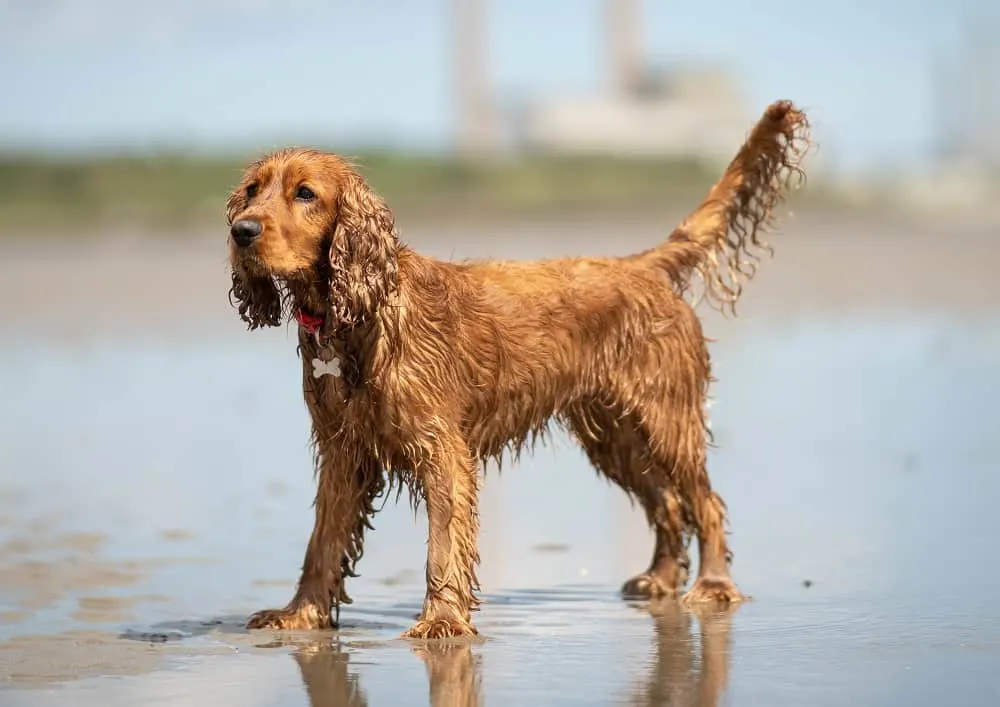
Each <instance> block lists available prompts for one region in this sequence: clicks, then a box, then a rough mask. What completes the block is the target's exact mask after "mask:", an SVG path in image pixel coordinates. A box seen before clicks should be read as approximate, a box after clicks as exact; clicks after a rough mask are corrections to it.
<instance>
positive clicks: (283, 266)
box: [227, 101, 809, 638]
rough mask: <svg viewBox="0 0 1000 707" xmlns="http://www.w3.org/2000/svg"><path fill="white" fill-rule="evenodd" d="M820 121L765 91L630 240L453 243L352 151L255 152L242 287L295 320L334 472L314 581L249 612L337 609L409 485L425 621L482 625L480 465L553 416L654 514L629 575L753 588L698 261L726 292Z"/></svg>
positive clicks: (326, 615)
mask: <svg viewBox="0 0 1000 707" xmlns="http://www.w3.org/2000/svg"><path fill="white" fill-rule="evenodd" d="M808 128H809V124H808V121H807V119H806V116H805V114H804V113H802V112H800V111H799V110H797V109H796V108H795V107H794V106H793V105H792V104H791V103H790V102H787V101H781V102H776V103H774V104H772V105H771V106H769V107H768V108H767V110H766V111H765V113H764V115H763V116H762V117H761V118H760V120H759V121H758V122H757V124H756V125H755V126H754V128H753V130H752V131H751V133H750V135H749V136H748V137H747V140H746V142H745V143H744V145H743V146H742V148H741V149H740V150H739V152H738V154H737V155H736V157H735V158H734V159H733V161H732V163H731V164H730V165H729V167H728V168H727V170H726V171H725V173H724V174H723V176H722V178H721V179H720V180H719V181H718V182H717V183H716V184H715V185H714V186H713V187H712V189H711V191H710V192H709V194H708V197H707V198H706V199H705V201H704V202H702V204H701V205H700V206H699V207H698V208H697V209H696V210H695V211H694V212H692V213H691V214H690V215H689V216H688V217H687V218H686V219H685V220H684V221H683V222H682V223H681V224H680V225H679V226H678V227H677V228H676V229H675V230H674V231H673V233H671V234H670V237H669V238H668V239H667V240H666V241H665V242H663V243H662V244H660V245H658V246H656V247H654V248H651V249H650V250H647V251H645V252H643V253H638V254H634V255H631V256H628V257H623V258H567V259H558V260H548V261H541V262H462V263H453V262H441V261H438V260H434V259H432V258H429V257H425V256H423V255H420V254H419V253H416V252H414V251H413V250H411V249H410V248H409V247H407V246H406V245H405V244H404V243H403V242H402V241H401V240H400V239H399V237H398V234H397V231H396V226H395V223H394V221H393V216H392V213H391V211H390V210H389V208H388V207H387V206H386V205H385V203H383V202H382V200H381V199H380V198H379V197H378V196H377V195H376V194H375V193H373V191H372V190H371V189H370V188H369V187H368V185H367V184H366V183H365V181H364V180H363V179H362V177H361V176H360V175H359V174H358V173H357V172H356V171H355V170H354V169H353V168H352V167H351V166H350V165H349V164H348V163H347V162H346V161H345V160H343V159H342V158H340V157H338V156H336V155H332V154H325V153H320V152H315V151H311V150H301V149H288V150H283V151H280V152H277V153H275V154H272V155H269V156H267V157H265V158H263V159H261V160H259V161H257V162H255V163H253V164H252V165H250V167H249V168H248V169H247V171H246V174H245V175H244V177H243V180H242V182H241V183H240V185H239V186H238V187H237V189H236V190H235V191H234V192H233V193H232V195H231V196H230V198H229V200H228V203H227V218H228V223H229V224H230V226H231V231H230V233H231V238H230V258H231V265H232V290H231V293H230V294H231V297H232V298H234V299H235V300H236V301H237V303H238V309H239V314H240V316H241V317H242V318H243V319H244V320H245V321H246V323H247V324H248V325H249V327H250V328H251V329H255V328H257V327H260V326H278V325H280V324H282V323H283V322H285V321H286V320H287V318H289V317H291V316H294V317H295V318H296V319H297V321H298V323H299V354H300V356H301V359H302V366H303V371H302V388H303V394H304V396H305V401H306V404H307V407H308V409H309V414H310V416H311V419H312V436H313V443H314V445H315V456H316V470H317V474H318V482H317V483H318V490H317V494H316V503H315V512H316V519H315V526H314V528H313V531H312V537H311V538H310V540H309V544H308V547H307V548H306V553H305V561H304V563H303V566H302V574H301V577H300V579H299V584H298V590H297V591H296V593H295V596H294V597H293V598H292V600H291V602H290V603H289V604H288V605H287V606H286V607H285V608H283V609H274V610H266V611H261V612H259V613H257V614H255V615H254V616H253V617H251V618H250V621H249V624H248V625H249V626H250V627H251V628H262V627H273V628H287V629H310V628H322V627H329V626H331V625H333V624H335V623H336V620H337V616H338V615H339V609H340V604H341V603H349V602H350V599H349V597H348V595H347V593H346V592H345V587H344V583H345V580H346V578H348V577H351V576H354V571H355V566H356V564H357V562H358V560H359V559H360V558H361V555H362V551H363V543H364V536H365V530H366V529H367V528H369V527H371V526H370V523H371V520H372V516H373V514H374V513H375V502H376V500H377V499H378V498H379V497H380V496H381V495H382V494H383V493H387V492H388V491H389V490H390V489H391V488H392V487H393V486H394V485H396V487H397V488H402V486H404V485H405V486H406V487H408V488H409V490H410V491H411V493H412V494H413V498H414V500H415V502H419V501H420V500H422V501H423V502H424V503H425V505H426V508H427V517H428V526H429V527H428V536H429V537H428V543H427V565H426V581H427V587H426V597H425V600H424V605H423V611H422V612H421V614H420V617H419V619H418V621H417V623H416V624H415V625H414V626H413V627H412V628H410V629H409V631H407V632H406V634H405V635H406V636H408V637H413V638H434V637H446V636H459V635H472V634H475V633H476V629H475V628H474V627H473V625H472V622H471V614H470V612H472V611H473V610H475V609H476V608H477V606H478V601H477V599H476V595H475V592H476V591H477V590H478V581H477V579H476V565H477V563H478V561H479V553H478V550H477V546H476V542H477V533H478V528H479V520H478V511H477V502H478V490H479V466H480V463H481V462H482V461H484V460H487V459H490V458H494V459H499V458H500V457H501V456H502V454H503V452H504V451H505V450H510V451H513V452H515V453H517V452H518V451H519V450H521V449H522V448H523V447H524V446H526V445H527V443H528V441H529V440H532V441H534V440H535V439H537V438H538V436H539V435H541V434H543V433H544V431H545V429H546V427H547V425H548V423H549V421H550V420H553V419H554V420H556V421H557V422H559V423H560V424H562V425H563V426H565V428H566V429H567V430H568V431H569V432H570V433H571V434H572V435H573V436H574V437H575V438H576V439H577V440H578V441H579V443H580V444H581V445H582V446H583V448H584V450H586V453H587V455H588V457H589V458H590V460H591V462H592V463H593V465H594V466H595V467H596V468H597V469H598V470H599V471H600V472H601V473H603V474H605V475H606V476H607V477H608V478H609V479H611V480H612V481H614V482H615V483H616V484H618V485H619V486H620V487H621V488H622V489H623V490H624V491H625V492H626V493H628V494H629V495H631V496H632V497H633V498H637V499H638V500H639V501H640V503H641V504H642V506H643V508H644V509H645V511H646V517H647V519H648V521H649V524H650V526H651V527H652V529H653V530H654V532H655V537H656V543H655V549H654V551H653V560H652V563H651V564H650V566H649V568H648V569H647V570H646V571H645V572H643V573H641V574H640V575H638V576H637V577H634V578H633V579H630V580H628V581H627V582H626V583H625V585H624V586H623V592H624V593H625V594H628V595H638V596H647V597H649V596H675V595H676V594H677V593H678V592H679V591H680V590H681V589H682V588H683V587H684V585H685V583H686V581H687V568H688V557H687V550H686V548H687V540H688V538H690V537H691V536H692V535H694V536H696V537H697V539H698V550H699V568H698V575H697V578H696V580H695V582H694V584H693V586H692V587H691V589H690V590H689V591H688V592H687V594H685V595H684V597H683V599H684V600H685V601H689V602H705V601H721V602H732V601H738V600H740V599H741V598H742V597H741V595H740V592H739V590H738V589H737V588H736V585H735V584H734V583H733V581H732V579H731V577H730V574H729V564H730V561H731V553H730V551H729V547H728V545H727V542H726V536H725V524H726V507H725V504H724V503H723V501H722V499H721V498H720V497H719V496H718V495H717V494H715V493H714V492H713V491H712V487H711V484H710V483H709V478H708V473H707V471H706V468H705V453H706V446H707V443H708V432H707V429H706V424H705V423H706V420H705V412H704V409H703V404H704V402H705V397H706V393H707V387H708V384H709V382H710V381H711V374H710V365H709V355H708V349H707V346H706V342H705V338H704V336H703V334H702V329H701V324H700V322H699V320H698V317H697V316H696V314H695V313H694V310H693V309H692V307H691V306H690V305H689V304H688V303H687V302H686V301H685V300H684V299H683V295H684V294H685V293H686V292H687V291H688V289H689V286H690V284H691V281H692V280H693V279H694V276H695V275H699V276H700V278H701V280H702V281H703V283H704V285H705V294H706V296H707V298H708V299H709V300H710V301H712V302H714V303H715V304H717V305H719V306H725V305H727V304H729V305H730V306H731V305H732V304H733V303H734V302H735V301H736V298H737V297H738V296H739V294H740V289H741V283H742V282H744V281H745V280H746V279H748V278H749V277H750V276H751V275H752V274H753V269H754V265H755V264H756V262H757V257H756V255H755V253H756V252H757V251H758V250H759V249H761V248H766V247H767V246H766V245H765V244H763V243H762V241H761V240H760V239H759V236H760V234H761V233H762V232H763V230H764V229H765V228H767V227H768V226H769V225H770V223H771V221H772V218H773V212H774V209H775V207H776V206H777V205H778V204H779V203H780V201H781V200H782V198H783V196H784V191H785V190H786V189H788V188H789V187H790V186H792V185H791V184H790V180H793V179H795V178H799V177H802V176H803V173H802V171H801V169H800V162H801V160H802V158H803V156H804V154H805V152H806V150H807V148H808V146H809V135H808Z"/></svg>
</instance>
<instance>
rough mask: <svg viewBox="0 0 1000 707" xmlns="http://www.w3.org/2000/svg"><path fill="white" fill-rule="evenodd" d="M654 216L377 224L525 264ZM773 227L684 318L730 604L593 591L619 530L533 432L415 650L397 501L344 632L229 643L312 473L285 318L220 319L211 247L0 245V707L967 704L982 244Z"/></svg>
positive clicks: (982, 621) (269, 596)
mask: <svg viewBox="0 0 1000 707" xmlns="http://www.w3.org/2000/svg"><path fill="white" fill-rule="evenodd" d="M665 231H666V227H663V226H661V225H659V224H653V223H635V224H625V225H622V224H620V223H619V224H599V223H597V224H590V225H588V226H582V225H580V224H569V223H567V224H552V223H547V224H535V225H522V226H519V227H512V226H509V225H507V226H495V227H484V228H481V229H478V230H474V231H473V230H469V229H468V228H464V229H456V228H452V227H448V228H440V229H430V228H427V227H422V228H421V229H417V230H415V231H414V232H413V233H412V234H410V235H409V238H408V240H410V241H411V242H412V243H413V244H414V245H415V246H416V247H418V248H420V249H421V250H424V251H429V252H432V253H434V254H436V255H438V256H441V257H456V258H457V257H466V256H480V255H494V256H497V257H542V256H549V255H557V254H571V253H616V252H618V253H624V252H629V251H631V250H634V249H638V248H644V247H648V245H650V244H651V243H653V242H655V241H656V239H657V238H659V237H661V236H662V235H663V234H664V233H665ZM782 231H783V232H782V233H779V234H777V235H776V236H775V237H774V238H773V239H772V243H773V245H774V246H775V248H776V253H775V257H774V259H773V260H770V261H768V262H765V263H764V265H763V266H762V268H761V270H760V272H759V274H758V276H757V278H756V280H755V281H754V282H752V283H751V284H750V285H749V286H748V288H747V293H746V297H745V298H744V300H743V301H742V306H741V307H740V310H739V311H740V317H739V318H738V319H735V320H723V319H722V318H721V317H719V316H718V315H715V314H706V315H705V316H706V321H707V328H708V333H709V334H710V335H711V336H713V337H715V338H717V339H718V341H717V342H716V343H714V344H713V345H712V351H713V356H714V359H715V368H716V374H717V376H718V378H719V382H718V383H717V384H716V386H715V387H714V388H713V394H714V396H715V398H716V404H715V406H714V407H713V409H712V414H713V428H714V431H715V433H716V441H717V445H718V447H717V449H714V450H713V451H712V453H711V455H710V471H711V474H712V478H713V483H714V484H715V485H716V487H717V488H718V489H719V491H720V492H721V493H722V495H723V497H724V498H725V499H726V501H727V502H728V504H729V507H730V511H731V516H732V518H731V520H732V531H733V535H732V543H733V548H734V551H735V562H734V566H733V571H734V575H735V577H736V579H737V581H738V582H739V584H740V586H741V588H742V589H743V590H744V591H746V592H747V593H749V594H751V595H753V597H754V601H753V602H750V603H748V604H746V605H744V606H742V607H740V608H738V609H736V610H731V611H727V612H707V613H705V612H702V613H699V614H692V613H691V612H689V611H687V610H684V609H681V608H679V607H678V606H676V605H675V604H673V603H664V604H658V605H645V604H630V603H626V602H623V601H621V599H620V598H618V596H617V595H616V592H617V588H618V586H619V584H620V582H621V581H622V580H623V579H625V578H626V577H628V576H630V575H631V574H634V573H635V572H636V571H638V570H640V569H642V568H643V567H644V566H645V565H646V563H647V562H648V559H649V554H650V552H651V539H650V537H649V533H648V532H647V531H646V529H645V527H644V522H643V520H642V517H641V513H640V511H638V509H632V508H631V507H630V506H629V503H628V502H627V501H626V500H625V499H624V498H623V497H622V495H621V494H620V492H618V491H617V490H616V489H614V488H612V487H611V486H609V485H608V484H607V483H606V482H604V481H601V480H600V479H598V478H597V477H596V475H595V474H594V473H593V471H591V470H590V468H589V466H588V465H587V463H586V461H585V459H584V457H583V455H582V453H580V452H579V451H578V450H576V449H575V448H574V447H572V446H571V445H570V444H569V442H568V441H567V440H566V439H564V438H562V437H558V436H557V438H556V439H555V441H554V444H553V445H552V446H551V447H550V448H546V449H543V450H540V451H539V452H538V453H536V454H535V455H534V456H532V457H530V458H525V459H524V460H522V462H521V463H520V464H518V465H516V466H512V467H508V466H505V471H504V473H503V474H502V475H499V474H497V473H496V471H495V470H494V469H490V470H488V473H487V481H486V487H485V490H484V493H483V501H482V535H481V550H482V553H481V554H482V567H481V572H480V577H481V579H482V581H483V588H484V605H483V609H482V611H481V612H480V615H479V616H478V617H477V624H478V626H479V628H480V630H481V631H482V633H483V636H484V639H483V640H482V641H477V642H475V643H472V644H469V643H459V644H454V645H450V644H446V645H442V646H431V645H428V646H423V647H419V646H416V645H411V644H409V643H407V642H404V641H401V640H398V638H397V636H398V635H399V633H400V632H401V631H402V630H404V629H405V628H406V627H407V626H408V625H409V624H410V623H411V622H412V620H413V617H414V616H415V615H416V613H417V612H418V611H419V607H420V603H421V599H422V592H421V590H422V576H423V554H424V528H425V521H424V519H423V517H422V514H420V515H418V516H417V517H416V518H414V517H413V515H412V513H411V512H410V511H409V509H408V508H407V506H406V504H405V503H402V504H400V506H399V507H393V506H392V504H389V505H387V507H386V509H385V510H384V511H383V512H382V513H380V514H379V516H378V517H377V519H376V531H375V532H374V533H372V534H371V537H370V539H369V541H368V543H367V545H366V554H365V558H364V560H363V562H362V564H361V566H360V571H361V573H362V577H360V578H358V579H356V580H354V581H353V582H352V584H351V594H352V596H353V597H354V599H355V603H354V604H353V605H351V606H349V607H346V609H345V610H344V612H343V620H344V624H345V625H344V628H343V629H342V630H341V631H339V632H338V633H336V634H334V633H326V634H305V635H285V636H278V635H277V634H271V633H269V632H254V633H253V634H250V633H248V632H246V631H244V630H243V629H242V625H243V621H244V620H245V617H246V615H247V614H248V613H250V612H252V611H254V610H256V609H259V608H263V607H266V606H274V605H279V604H281V603H284V602H285V601H286V600H287V599H288V597H289V596H290V593H291V592H292V590H293V588H294V581H295V579H296V576H297V571H298V567H299V564H300V562H301V557H302V552H303V549H304V544H305V541H306V539H307V537H308V534H309V530H310V527H311V526H310V524H311V509H310V508H309V504H310V502H311V500H312V493H313V487H312V474H311V470H310V465H309V451H308V449H307V444H306V443H307V426H308V422H307V418H306V413H305V410H304V408H303V406H302V402H301V398H300V395H299V390H298V387H297V385H298V375H299V374H298V362H297V360H296V358H295V354H294V344H293V339H294V334H293V331H292V330H291V329H290V328H289V329H287V330H286V329H279V330H273V331H268V332H258V333H256V334H250V333H247V332H244V331H243V328H242V325H241V324H240V322H239V321H238V320H237V319H236V317H235V315H234V314H233V312H232V310H231V309H230V308H229V304H228V302H227V301H226V296H225V291H226V287H227V281H226V272H225V250H224V234H221V233H220V234H206V235H202V234H190V235H188V236H187V237H184V238H179V239H177V240H170V239H166V238H162V239H157V240H155V241H150V240H144V239H141V238H139V239H131V240H130V239H127V238H122V237H121V236H122V234H115V236H114V237H110V238H108V239H106V240H104V241H99V242H97V243H96V244H94V243H84V242H78V243H72V242H70V243H55V244H49V245H47V246H38V245H29V244H25V243H20V244H15V243H10V242H8V243H3V244H0V337H2V338H0V341H2V342H3V343H2V344H0V381H2V387H3V396H2V399H3V401H4V404H3V405H2V406H0V430H2V431H3V432H2V444H0V703H2V704H4V705H13V706H18V707H19V706H21V705H61V704H74V705H76V704H98V703H100V704H109V705H119V704H121V705H126V704H129V705H131V704H145V703H153V704H177V705H189V704H212V705H226V704H240V705H261V706H262V707H263V706H270V705H312V706H313V707H318V706H320V705H322V706H324V707H325V706H328V705H353V704H358V705H360V704H373V705H374V704H428V703H432V704H440V705H445V704H448V705H451V704H462V705H469V704H480V703H483V702H488V703H491V704H518V705H519V704H539V705H563V704H565V705H569V704H573V705H577V704H585V705H590V704H593V705H604V704H643V705H646V704H650V705H651V704H676V705H722V704H732V705H755V704H772V705H793V704H794V705H798V704H816V705H827V704H829V705H842V704H863V705H896V704H912V705H931V704H940V703H943V702H945V701H946V700H947V701H953V702H956V703H958V704H962V705H980V704H982V705H992V704H996V703H997V701H998V699H1000V682H997V680H996V678H995V676H996V675H997V671H998V669H1000V608H997V607H996V605H995V602H994V601H993V599H992V597H993V596H994V595H995V594H996V591H997V590H998V589H1000V572H998V571H997V569H996V567H995V565H994V564H993V563H992V562H991V561H990V560H989V558H990V557H991V556H992V548H993V545H994V543H995V538H996V537H998V536H1000V516H998V515H997V514H996V513H995V512H994V511H993V506H994V501H995V499H997V498H998V492H1000V480H998V479H1000V477H998V476H997V474H996V460H997V459H998V458H1000V439H998V438H997V436H996V433H995V429H996V422H995V421H996V413H995V411H994V407H995V403H994V401H995V400H996V399H997V397H998V395H1000V365H998V364H1000V314H998V313H997V305H998V304H1000V279H997V278H996V277H995V276H994V273H995V272H997V266H998V265H1000V238H998V236H997V235H996V233H997V231H996V230H995V229H993V228H990V227H988V226H987V225H978V226H977V225H976V224H969V223H966V224H960V225H955V224H951V225H943V224H923V225H915V224H912V223H910V224H903V223H891V222H885V223H875V222H870V221H869V222H860V221H857V220H852V219H848V218H842V219H837V220H833V219H831V218H830V217H822V218H821V217H819V216H816V215H799V216H798V218H797V219H796V220H795V221H791V222H786V223H785V225H784V227H783V229H782ZM125 235H127V234H125ZM508 469H509V470H508Z"/></svg>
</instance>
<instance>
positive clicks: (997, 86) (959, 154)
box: [931, 17, 1000, 176]
mask: <svg viewBox="0 0 1000 707" xmlns="http://www.w3.org/2000/svg"><path fill="white" fill-rule="evenodd" d="M998 31H1000V21H997V20H993V21H990V20H989V19H988V18H984V17H977V18H975V21H970V22H968V23H967V24H966V26H965V28H964V31H963V32H962V36H961V42H960V44H959V48H958V51H956V52H955V53H954V54H952V55H951V56H941V57H939V59H938V62H937V66H936V72H935V76H934V85H933V90H932V92H931V95H932V99H933V101H934V114H935V115H936V117H937V121H936V122H937V125H936V132H937V149H936V151H935V152H936V154H935V157H936V159H935V162H936V163H937V166H938V168H939V169H946V170H949V171H953V172H968V173H973V174H983V175H992V176H998V175H1000V34H998Z"/></svg>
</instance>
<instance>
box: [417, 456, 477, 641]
mask: <svg viewBox="0 0 1000 707" xmlns="http://www.w3.org/2000/svg"><path fill="white" fill-rule="evenodd" d="M438 443H439V446H438V445H436V447H435V449H433V451H432V452H431V453H430V458H429V459H428V460H427V462H426V463H425V464H424V465H423V468H422V469H421V472H422V481H423V485H424V500H425V503H426V506H427V526H428V527H427V534H428V535H427V594H426V596H425V598H424V608H423V611H422V612H421V613H420V618H419V619H418V620H417V623H416V624H414V625H413V626H412V627H411V628H410V629H409V630H408V631H407V632H406V633H404V634H403V636H404V637H405V638H449V637H454V636H474V635H476V634H477V631H476V629H475V627H474V626H473V625H472V619H471V614H470V612H472V611H474V610H475V609H477V608H478V605H479V602H478V601H477V599H476V597H475V594H474V592H475V591H476V590H478V589H479V581H478V579H477V578H476V565H477V564H478V563H479V550H478V548H477V546H476V543H477V536H478V534H479V510H478V501H479V476H478V474H477V465H476V462H475V460H474V459H473V458H472V456H471V455H470V454H469V452H468V449H467V448H466V447H465V445H464V443H463V442H461V441H460V440H458V439H454V440H448V439H439V440H438Z"/></svg>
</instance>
